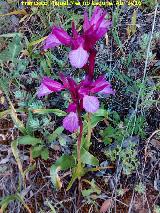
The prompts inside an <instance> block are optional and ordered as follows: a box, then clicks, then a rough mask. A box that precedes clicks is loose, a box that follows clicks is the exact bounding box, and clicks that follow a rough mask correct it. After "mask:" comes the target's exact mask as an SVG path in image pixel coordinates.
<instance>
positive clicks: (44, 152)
mask: <svg viewBox="0 0 160 213" xmlns="http://www.w3.org/2000/svg"><path fill="white" fill-rule="evenodd" d="M48 157H49V151H48V149H47V148H45V149H43V150H42V151H41V158H42V159H43V160H47V159H48Z"/></svg>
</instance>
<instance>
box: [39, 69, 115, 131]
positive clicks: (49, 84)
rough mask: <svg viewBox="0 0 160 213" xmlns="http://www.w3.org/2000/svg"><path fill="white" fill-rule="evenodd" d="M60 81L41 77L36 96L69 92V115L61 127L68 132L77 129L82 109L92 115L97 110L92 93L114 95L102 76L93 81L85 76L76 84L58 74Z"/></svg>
mask: <svg viewBox="0 0 160 213" xmlns="http://www.w3.org/2000/svg"><path fill="white" fill-rule="evenodd" d="M60 80H61V82H63V83H59V82H57V81H54V80H52V79H50V78H48V77H43V80H42V82H41V85H40V87H39V89H38V92H37V95H38V97H39V98H40V97H42V96H45V95H48V94H50V93H52V92H59V91H61V90H64V89H67V90H68V91H69V92H70V95H71V98H72V103H70V104H69V106H68V109H67V112H68V113H69V114H68V115H67V116H66V117H65V118H64V120H63V127H64V128H65V129H66V130H68V131H70V132H74V131H76V130H77V129H78V128H79V118H78V117H79V114H80V113H81V112H82V110H83V109H85V111H86V112H90V113H94V112H96V111H97V110H98V109H99V105H100V104H99V100H98V98H97V97H95V96H93V94H94V93H98V92H101V93H103V94H114V93H115V92H114V91H113V90H112V88H111V85H110V83H109V82H108V81H106V80H105V77H104V76H100V77H99V78H98V79H97V80H95V81H93V80H90V78H89V77H88V76H87V77H86V78H85V80H83V81H81V82H80V83H79V84H77V83H76V82H75V81H74V80H73V79H72V78H71V77H65V76H64V75H63V74H62V73H60Z"/></svg>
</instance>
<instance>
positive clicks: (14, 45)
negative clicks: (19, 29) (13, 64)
mask: <svg viewBox="0 0 160 213" xmlns="http://www.w3.org/2000/svg"><path fill="white" fill-rule="evenodd" d="M21 50H22V47H21V39H20V37H19V36H18V35H16V36H15V37H13V40H12V42H10V43H9V45H8V48H7V49H5V50H4V51H2V53H1V54H0V61H2V62H5V61H14V60H15V59H17V57H18V55H19V54H20V52H21Z"/></svg>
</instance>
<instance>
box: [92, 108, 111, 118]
mask: <svg viewBox="0 0 160 213" xmlns="http://www.w3.org/2000/svg"><path fill="white" fill-rule="evenodd" d="M94 116H96V117H105V118H106V117H108V111H107V110H105V109H99V110H98V111H97V112H96V113H94Z"/></svg>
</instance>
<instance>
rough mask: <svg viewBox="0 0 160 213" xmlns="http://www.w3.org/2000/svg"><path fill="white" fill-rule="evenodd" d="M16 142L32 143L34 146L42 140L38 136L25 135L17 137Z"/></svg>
mask: <svg viewBox="0 0 160 213" xmlns="http://www.w3.org/2000/svg"><path fill="white" fill-rule="evenodd" d="M17 140H18V144H23V145H32V146H35V145H37V144H42V143H43V141H41V140H40V139H39V138H35V137H32V136H30V135H25V136H22V137H20V138H18V139H17Z"/></svg>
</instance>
